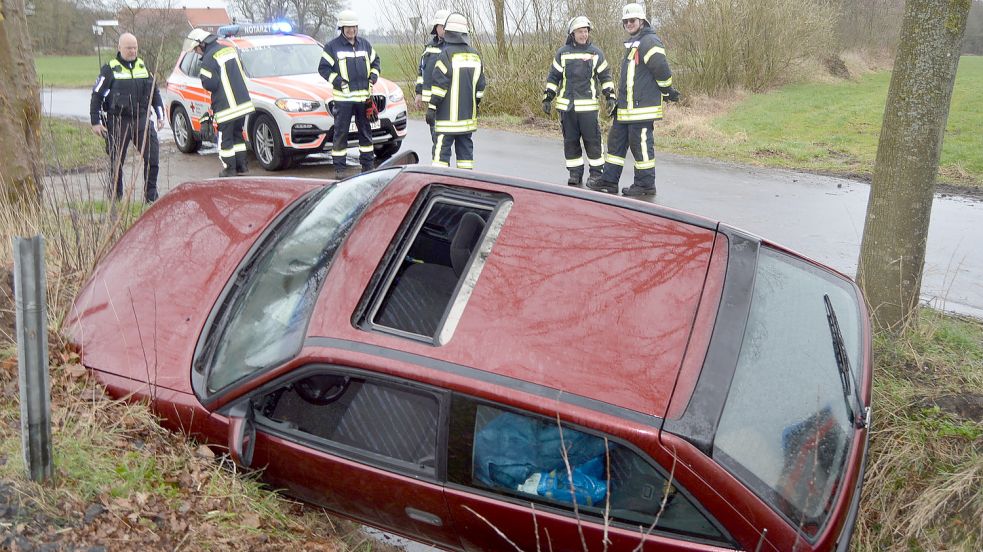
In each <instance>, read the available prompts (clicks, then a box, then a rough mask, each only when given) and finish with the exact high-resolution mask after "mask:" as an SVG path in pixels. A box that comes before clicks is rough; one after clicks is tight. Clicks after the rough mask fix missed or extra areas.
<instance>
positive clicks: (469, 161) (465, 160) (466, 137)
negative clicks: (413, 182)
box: [433, 132, 474, 169]
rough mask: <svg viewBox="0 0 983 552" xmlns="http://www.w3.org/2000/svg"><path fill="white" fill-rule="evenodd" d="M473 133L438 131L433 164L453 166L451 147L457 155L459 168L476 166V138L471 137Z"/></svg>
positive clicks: (436, 165)
mask: <svg viewBox="0 0 983 552" xmlns="http://www.w3.org/2000/svg"><path fill="white" fill-rule="evenodd" d="M472 134H473V133H471V132H468V133H466V134H444V133H442V132H438V133H437V141H436V143H434V145H433V166H435V167H449V166H451V147H452V146H453V148H454V154H455V156H456V157H457V168H459V169H473V168H474V140H472V139H471V135H472Z"/></svg>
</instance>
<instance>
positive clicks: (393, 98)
mask: <svg viewBox="0 0 983 552" xmlns="http://www.w3.org/2000/svg"><path fill="white" fill-rule="evenodd" d="M401 101H403V90H402V89H401V88H400V87H398V86H397V87H396V91H395V92H393V93H392V94H389V103H396V102H401Z"/></svg>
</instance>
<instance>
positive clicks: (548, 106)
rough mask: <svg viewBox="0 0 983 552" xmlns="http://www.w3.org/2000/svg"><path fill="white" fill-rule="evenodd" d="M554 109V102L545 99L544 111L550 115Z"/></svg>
mask: <svg viewBox="0 0 983 552" xmlns="http://www.w3.org/2000/svg"><path fill="white" fill-rule="evenodd" d="M551 111H553V104H552V103H551V102H550V101H549V100H543V113H545V114H547V115H549V114H550V112H551Z"/></svg>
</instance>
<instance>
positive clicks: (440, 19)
mask: <svg viewBox="0 0 983 552" xmlns="http://www.w3.org/2000/svg"><path fill="white" fill-rule="evenodd" d="M450 14H451V12H449V11H447V10H437V13H435V14H433V17H431V18H430V29H431V30H432V29H433V28H434V27H436V26H437V25H443V24H444V23H445V22H447V16H448V15H450Z"/></svg>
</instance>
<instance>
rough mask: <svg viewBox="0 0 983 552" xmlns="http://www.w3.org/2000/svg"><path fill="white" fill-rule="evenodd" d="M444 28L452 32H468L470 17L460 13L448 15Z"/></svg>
mask: <svg viewBox="0 0 983 552" xmlns="http://www.w3.org/2000/svg"><path fill="white" fill-rule="evenodd" d="M444 30H445V31H448V32H452V33H467V32H468V18H466V17H464V16H463V15H461V14H459V13H452V14H450V15H448V16H447V22H446V23H444Z"/></svg>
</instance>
